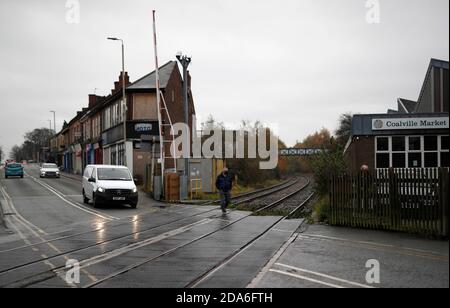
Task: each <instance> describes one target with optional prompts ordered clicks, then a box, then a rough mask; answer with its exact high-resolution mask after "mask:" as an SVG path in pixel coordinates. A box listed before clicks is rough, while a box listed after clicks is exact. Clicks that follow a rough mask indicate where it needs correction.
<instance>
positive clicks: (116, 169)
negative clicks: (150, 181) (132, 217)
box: [82, 165, 138, 209]
mask: <svg viewBox="0 0 450 308" xmlns="http://www.w3.org/2000/svg"><path fill="white" fill-rule="evenodd" d="M82 182H83V183H82V186H83V191H82V194H83V202H84V203H85V204H88V203H89V201H92V203H93V204H94V207H95V208H96V207H98V206H99V205H101V204H114V203H120V204H128V205H130V206H131V207H132V208H134V209H135V208H136V207H137V204H138V190H137V187H136V184H135V183H134V180H133V176H132V175H131V172H130V170H129V169H128V168H127V167H124V166H108V165H89V166H86V168H85V170H84V173H83V180H82Z"/></svg>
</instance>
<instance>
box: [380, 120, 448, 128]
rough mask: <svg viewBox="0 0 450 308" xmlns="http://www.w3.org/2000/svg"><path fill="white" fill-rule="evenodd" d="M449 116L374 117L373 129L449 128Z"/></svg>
mask: <svg viewBox="0 0 450 308" xmlns="http://www.w3.org/2000/svg"><path fill="white" fill-rule="evenodd" d="M448 128H449V126H448V117H447V118H446V117H434V118H399V119H373V120H372V130H397V129H448Z"/></svg>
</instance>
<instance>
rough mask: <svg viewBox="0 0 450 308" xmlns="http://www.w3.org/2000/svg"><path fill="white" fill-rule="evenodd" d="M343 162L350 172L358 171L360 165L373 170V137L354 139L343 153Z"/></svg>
mask: <svg viewBox="0 0 450 308" xmlns="http://www.w3.org/2000/svg"><path fill="white" fill-rule="evenodd" d="M345 160H346V162H347V165H348V167H349V169H350V170H352V171H359V170H360V169H361V166H362V165H367V166H369V168H370V169H371V170H374V169H375V139H374V137H373V136H368V137H354V139H353V141H352V143H351V145H350V147H349V148H348V149H347V152H346V153H345Z"/></svg>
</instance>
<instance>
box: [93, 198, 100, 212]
mask: <svg viewBox="0 0 450 308" xmlns="http://www.w3.org/2000/svg"><path fill="white" fill-rule="evenodd" d="M92 203H93V204H94V209H98V207H99V206H100V204H99V202H98V200H97V197H96V196H95V194H94V195H93V196H92Z"/></svg>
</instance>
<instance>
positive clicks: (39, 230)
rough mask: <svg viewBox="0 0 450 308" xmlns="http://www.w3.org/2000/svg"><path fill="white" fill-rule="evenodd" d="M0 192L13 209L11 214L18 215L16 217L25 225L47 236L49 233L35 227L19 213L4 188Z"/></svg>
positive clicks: (0, 188)
mask: <svg viewBox="0 0 450 308" xmlns="http://www.w3.org/2000/svg"><path fill="white" fill-rule="evenodd" d="M0 192H1V193H2V195H3V198H4V200H5V202H6V204H7V205H8V206H9V207H10V208H11V212H14V214H15V215H16V216H15V217H18V218H19V219H21V220H22V221H23V222H24V223H25V224H27V225H28V226H30V227H31V228H34V229H35V230H37V231H38V232H39V233H41V234H43V235H47V233H46V232H45V231H44V230H42V229H40V228H39V227H38V226H36V225H34V224H33V223H31V222H30V221H29V220H27V219H25V218H24V217H23V216H22V215H21V214H20V213H19V211H17V209H16V207H15V206H14V203H13V201H12V198H11V197H10V196H9V194H8V193H7V192H6V189H5V188H4V187H1V186H0Z"/></svg>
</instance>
